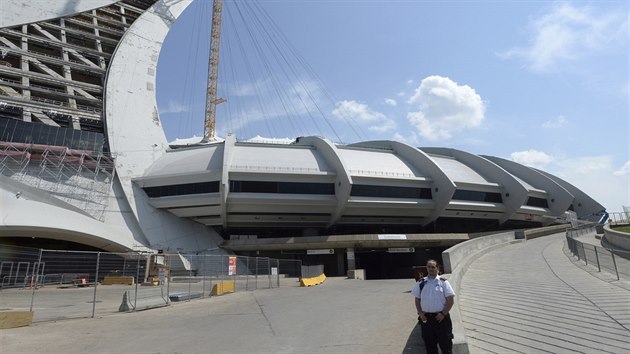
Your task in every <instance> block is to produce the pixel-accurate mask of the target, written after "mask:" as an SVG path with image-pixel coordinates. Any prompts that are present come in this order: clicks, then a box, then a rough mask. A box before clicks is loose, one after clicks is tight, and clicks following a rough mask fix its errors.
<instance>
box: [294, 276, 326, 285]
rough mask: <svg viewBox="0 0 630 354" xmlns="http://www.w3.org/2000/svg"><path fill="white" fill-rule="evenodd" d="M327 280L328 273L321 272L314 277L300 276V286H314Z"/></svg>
mask: <svg viewBox="0 0 630 354" xmlns="http://www.w3.org/2000/svg"><path fill="white" fill-rule="evenodd" d="M324 281H326V275H325V274H320V275H318V276H316V277H312V278H300V286H314V285H319V284H321V283H323V282H324Z"/></svg>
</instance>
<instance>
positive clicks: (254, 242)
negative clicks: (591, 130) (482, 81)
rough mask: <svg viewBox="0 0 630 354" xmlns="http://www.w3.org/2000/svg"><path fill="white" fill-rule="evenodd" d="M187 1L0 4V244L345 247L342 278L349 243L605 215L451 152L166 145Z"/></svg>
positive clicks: (320, 143) (588, 202) (443, 241)
mask: <svg viewBox="0 0 630 354" xmlns="http://www.w3.org/2000/svg"><path fill="white" fill-rule="evenodd" d="M191 2H192V0H179V1H173V0H170V1H169V0H157V1H156V0H122V1H107V0H91V1H85V0H83V1H81V0H75V1H53V0H51V1H39V2H30V3H29V2H23V1H17V0H5V1H3V2H2V8H1V10H2V11H0V21H1V22H0V50H1V53H2V56H1V58H0V182H1V183H0V198H1V199H0V200H1V204H0V205H1V206H0V220H1V221H0V242H1V241H2V238H4V240H5V241H6V240H13V241H14V242H19V241H20V240H22V241H23V242H24V243H26V242H27V240H28V242H31V244H32V243H33V242H34V243H37V242H39V244H40V245H41V244H43V243H44V242H45V241H44V240H58V241H70V242H73V243H78V244H81V245H86V246H91V247H95V248H98V249H102V250H108V251H127V250H156V249H164V250H170V251H176V250H180V251H192V252H204V251H208V250H216V251H218V252H243V253H251V252H256V254H260V252H263V254H266V253H265V252H267V254H274V256H277V255H278V254H282V253H286V254H288V255H287V256H291V255H292V256H295V255H296V254H300V255H306V254H307V253H306V251H307V250H318V249H319V250H324V252H323V253H325V250H330V251H331V253H335V252H334V250H341V251H342V252H339V251H338V252H337V253H336V254H335V256H334V259H333V260H332V261H331V262H332V263H334V264H340V266H339V267H338V268H339V269H341V268H344V267H348V268H353V267H354V264H353V263H354V251H355V250H358V249H380V250H384V249H385V250H386V249H388V248H389V249H391V248H394V249H401V248H408V249H409V250H411V251H413V250H414V248H418V249H425V248H432V247H438V248H442V249H443V248H446V247H449V246H451V245H453V244H456V243H458V242H461V241H463V240H466V239H468V238H469V236H468V233H470V232H488V231H495V230H500V229H513V228H522V227H532V226H544V225H550V224H553V223H556V222H558V220H561V219H562V218H563V216H564V213H565V212H566V211H574V212H576V213H577V215H578V217H580V218H593V217H597V215H600V214H601V213H603V212H605V210H604V208H603V207H602V206H601V205H600V204H599V203H597V202H596V201H595V200H593V199H592V198H590V197H589V196H588V195H586V194H585V193H583V192H582V191H580V190H579V189H577V188H575V187H574V186H572V185H571V184H569V183H567V182H566V181H563V180H561V179H559V178H557V177H555V176H552V175H550V174H548V173H546V172H543V171H539V170H536V169H532V168H529V167H526V166H523V165H520V164H517V163H515V162H512V161H508V160H505V159H501V158H497V157H490V156H477V155H474V154H471V153H467V152H464V151H459V150H454V149H447V148H428V147H427V148H416V147H413V146H410V145H407V144H404V143H400V142H395V141H368V142H360V143H355V144H350V145H338V144H335V143H333V142H331V141H330V140H328V139H325V138H322V137H315V136H310V137H299V138H296V139H295V141H294V142H292V143H290V144H271V143H252V142H242V141H238V140H237V139H236V137H235V136H234V135H229V136H227V137H226V139H225V141H222V142H215V143H210V144H206V145H199V146H187V147H172V146H169V143H168V141H167V140H166V137H165V134H164V131H163V129H162V126H161V123H160V116H159V112H158V110H157V103H156V97H155V82H156V69H157V61H158V57H159V53H160V49H161V46H162V44H163V42H164V39H165V37H166V35H167V33H168V31H169V28H170V27H171V25H172V24H173V22H174V21H175V20H176V19H177V17H178V16H179V15H180V14H181V13H182V11H184V9H185V8H186V7H187V6H188V5H189V4H190V3H191ZM33 238H35V241H32V240H33ZM16 240H18V241H16ZM392 252H396V250H393V251H392ZM312 253H318V252H312ZM319 253H321V252H319ZM412 253H413V252H412ZM398 256H399V257H403V256H402V255H398ZM345 263H347V264H345Z"/></svg>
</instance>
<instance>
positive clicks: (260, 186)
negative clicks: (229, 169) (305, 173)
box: [230, 181, 335, 195]
mask: <svg viewBox="0 0 630 354" xmlns="http://www.w3.org/2000/svg"><path fill="white" fill-rule="evenodd" d="M230 192H232V193H279V194H324V195H331V194H335V184H334V183H305V182H267V181H230Z"/></svg>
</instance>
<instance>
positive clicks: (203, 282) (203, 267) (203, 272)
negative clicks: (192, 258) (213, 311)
mask: <svg viewBox="0 0 630 354" xmlns="http://www.w3.org/2000/svg"><path fill="white" fill-rule="evenodd" d="M201 257H203V258H202V261H201V262H202V263H201V298H202V299H203V298H204V297H206V255H205V254H203V253H202V254H201Z"/></svg>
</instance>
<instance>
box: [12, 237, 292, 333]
mask: <svg viewBox="0 0 630 354" xmlns="http://www.w3.org/2000/svg"><path fill="white" fill-rule="evenodd" d="M155 256H156V255H155V254H144V253H143V254H140V253H108V252H77V251H59V250H44V249H32V248H24V247H15V246H6V245H0V308H3V309H11V310H20V311H33V322H46V321H55V320H59V319H70V318H86V317H95V316H101V315H105V314H112V313H117V312H119V309H120V307H121V303H122V302H124V298H123V297H124V294H125V293H126V294H127V295H128V297H131V298H133V299H136V298H137V297H138V294H139V293H140V294H142V293H143V292H144V293H146V290H148V288H147V287H151V288H161V289H162V290H163V293H164V294H167V295H168V299H170V300H169V301H190V300H191V299H200V298H207V297H209V296H213V289H215V288H216V287H217V284H220V286H221V287H222V286H223V285H224V284H228V285H229V286H230V289H233V290H231V291H235V292H239V291H252V290H256V289H271V288H278V287H292V286H299V285H300V284H299V277H300V276H301V266H302V262H301V261H300V260H288V259H273V258H267V257H245V256H229V255H188V254H164V255H162V256H163V259H164V262H163V263H161V265H158V266H156V265H155V264H154V263H152V261H150V257H155ZM113 278H116V279H120V280H124V281H119V282H118V283H117V284H113V285H104V284H105V283H108V282H110V281H108V280H111V279H113ZM215 294H216V293H215ZM181 299H184V300H181ZM134 310H135V308H134Z"/></svg>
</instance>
